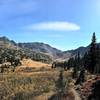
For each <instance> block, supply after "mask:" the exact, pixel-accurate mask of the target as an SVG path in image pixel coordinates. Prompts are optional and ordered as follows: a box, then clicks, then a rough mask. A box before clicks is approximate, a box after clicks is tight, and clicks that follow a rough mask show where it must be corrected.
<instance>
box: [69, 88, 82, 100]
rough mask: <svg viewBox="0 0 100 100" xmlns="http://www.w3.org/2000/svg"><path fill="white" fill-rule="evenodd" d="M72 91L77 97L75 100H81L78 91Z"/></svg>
mask: <svg viewBox="0 0 100 100" xmlns="http://www.w3.org/2000/svg"><path fill="white" fill-rule="evenodd" d="M71 91H72V92H73V94H74V96H75V100H81V98H80V96H79V94H78V93H77V92H76V90H75V89H74V88H71Z"/></svg>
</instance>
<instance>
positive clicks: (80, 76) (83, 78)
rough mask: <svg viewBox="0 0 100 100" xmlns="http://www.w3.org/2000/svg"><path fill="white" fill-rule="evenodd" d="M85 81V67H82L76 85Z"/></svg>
mask: <svg viewBox="0 0 100 100" xmlns="http://www.w3.org/2000/svg"><path fill="white" fill-rule="evenodd" d="M84 81H85V68H84V67H82V69H81V72H80V75H79V77H78V79H77V80H76V83H75V85H77V84H82V83H83V82H84Z"/></svg>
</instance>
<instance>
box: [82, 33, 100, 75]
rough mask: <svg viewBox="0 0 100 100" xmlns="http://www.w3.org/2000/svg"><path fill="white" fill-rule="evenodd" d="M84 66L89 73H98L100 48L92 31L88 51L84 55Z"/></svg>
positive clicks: (99, 71) (99, 70)
mask: <svg viewBox="0 0 100 100" xmlns="http://www.w3.org/2000/svg"><path fill="white" fill-rule="evenodd" d="M83 60H84V66H85V68H86V69H87V70H88V71H89V72H91V73H100V48H99V46H98V45H97V43H96V36H95V33H93V36H92V42H91V44H90V49H89V51H88V52H87V53H86V54H85V55H84V57H83Z"/></svg>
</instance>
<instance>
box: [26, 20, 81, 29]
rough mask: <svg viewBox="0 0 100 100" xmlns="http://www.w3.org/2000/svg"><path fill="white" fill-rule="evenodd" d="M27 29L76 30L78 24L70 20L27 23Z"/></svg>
mask: <svg viewBox="0 0 100 100" xmlns="http://www.w3.org/2000/svg"><path fill="white" fill-rule="evenodd" d="M27 28H28V29H29V30H51V31H77V30H80V26H79V25H77V24H75V23H70V22H59V21H56V22H41V23H36V24H32V25H29V26H28V27H27Z"/></svg>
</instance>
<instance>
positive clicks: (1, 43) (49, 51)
mask: <svg viewBox="0 0 100 100" xmlns="http://www.w3.org/2000/svg"><path fill="white" fill-rule="evenodd" d="M99 45H100V43H99ZM0 47H2V48H4V47H6V48H13V49H18V48H21V49H23V50H24V49H27V50H29V51H31V52H35V53H42V54H45V55H48V56H50V57H51V58H52V59H53V60H68V59H69V58H71V57H74V56H75V55H76V54H77V53H78V52H80V55H81V56H83V55H84V54H85V52H87V51H88V50H89V46H87V47H79V48H77V49H74V50H68V51H61V50H58V49H56V48H54V47H52V46H50V45H48V44H45V43H40V42H30V43H16V42H14V41H13V40H9V39H8V38H7V37H0Z"/></svg>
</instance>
